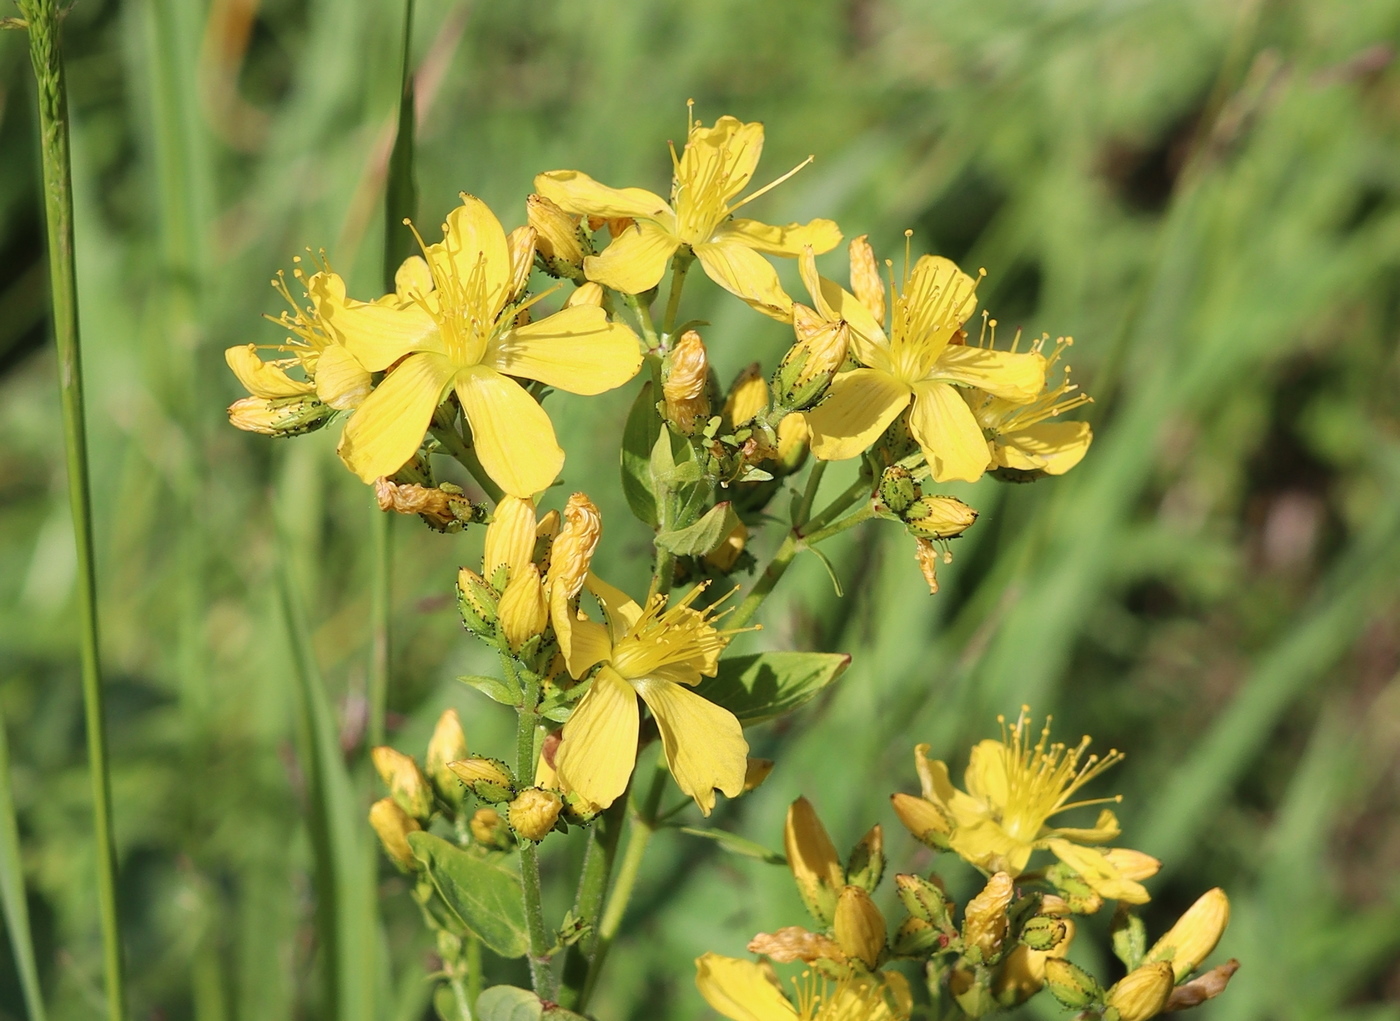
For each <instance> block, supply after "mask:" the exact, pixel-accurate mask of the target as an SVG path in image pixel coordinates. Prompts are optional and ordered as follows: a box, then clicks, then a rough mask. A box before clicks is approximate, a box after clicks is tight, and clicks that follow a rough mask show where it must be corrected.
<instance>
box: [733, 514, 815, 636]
mask: <svg viewBox="0 0 1400 1021" xmlns="http://www.w3.org/2000/svg"><path fill="white" fill-rule="evenodd" d="M800 548H801V546H800V540H799V538H798V535H797V533H796V532H788V534H787V535H786V536H785V537H784V538H783V544H782V545H781V546H779V547H778V552H776V553H774V554H773V559H772V560H770V561H768V566H767V567H765V568H764V569H763V574H762V576H761V577H760V578H759V579H758V581H756V582H755V583H754V586H753V588H752V589H750V590H749V594H748V595H746V596H745V597H744V601H743V602H742V603H740V604H739V605H738V607H737V608H736V609H735V610H734V613H733V614H731V615H730V616H729V617H726V618H725V621H724V626H725V627H726V628H741V627H744V626H745V625H746V624H748V622H749V621H751V620H753V615H754V614H755V613H757V612H758V608H759V607H760V606H762V605H763V601H764V600H765V599H767V598H768V596H769V595H770V594H771V593H772V591H773V588H774V586H776V585H777V584H778V582H779V581H780V580H781V579H782V577H783V575H784V574H785V573H787V569H788V565H790V564H791V563H792V559H793V557H795V556H797V553H798V550H799V549H800Z"/></svg>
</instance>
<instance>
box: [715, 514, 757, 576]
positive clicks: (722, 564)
mask: <svg viewBox="0 0 1400 1021" xmlns="http://www.w3.org/2000/svg"><path fill="white" fill-rule="evenodd" d="M748 541H749V530H748V527H747V526H746V525H745V524H744V523H743V522H742V521H739V522H736V523H735V525H734V527H733V528H732V529H730V531H729V534H728V535H726V536H725V537H724V538H723V539H722V540H721V541H720V544H719V545H718V546H716V547H715V548H714V549H712V550H710V552H708V553H706V554H705V563H707V564H709V565H710V566H711V567H713V568H714V569H715V570H717V571H725V572H727V571H732V570H733V569H734V564H735V563H736V562H737V561H738V560H739V554H740V553H743V552H744V547H745V546H746V545H747V544H748Z"/></svg>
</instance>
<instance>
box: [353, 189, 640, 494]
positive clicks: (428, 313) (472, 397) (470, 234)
mask: <svg viewBox="0 0 1400 1021" xmlns="http://www.w3.org/2000/svg"><path fill="white" fill-rule="evenodd" d="M533 251H534V230H533V229H532V228H528V227H526V228H521V229H519V230H516V231H513V232H512V233H511V234H510V236H509V237H507V235H506V232H505V230H504V229H503V228H502V227H501V224H500V221H499V220H497V219H496V217H495V215H494V214H493V213H492V212H491V210H490V209H488V208H487V207H486V204H485V203H484V202H482V201H481V200H480V199H478V198H474V197H472V196H470V195H463V196H462V205H461V206H459V207H458V208H457V209H454V210H453V211H452V213H451V214H450V215H449V216H448V218H447V222H446V223H445V224H443V240H442V241H441V242H440V243H438V244H434V245H430V246H425V249H424V255H425V256H426V259H425V260H424V261H423V263H422V266H421V270H420V271H419V273H418V279H417V281H416V283H415V285H414V287H413V289H412V291H411V298H412V300H411V301H409V302H406V303H394V304H377V303H376V304H360V303H354V302H342V303H338V304H333V305H332V306H331V307H330V308H329V309H328V310H327V316H326V317H327V319H328V320H329V321H330V323H331V325H332V326H333V327H335V329H337V330H338V331H339V332H340V334H341V335H342V336H343V337H344V342H345V346H346V347H347V348H349V350H350V351H351V353H353V354H354V355H355V357H356V358H357V359H359V361H360V363H361V364H362V365H364V366H365V368H367V369H369V370H371V371H373V372H381V371H385V370H387V374H386V376H385V377H384V380H383V382H381V383H380V384H379V385H378V386H377V387H376V388H375V390H374V392H373V393H372V394H370V396H369V397H368V398H367V399H366V400H365V402H364V403H363V404H362V405H360V407H359V410H357V411H356V412H355V415H354V417H353V418H351V419H350V421H349V422H348V423H347V424H346V426H345V432H344V433H343V434H342V436H341V443H340V456H341V458H342V459H343V460H344V461H345V463H346V464H347V465H348V466H349V467H350V469H351V470H352V471H354V472H355V474H357V475H359V476H360V478H362V479H364V480H365V481H366V482H372V481H373V480H374V479H376V478H378V477H379V476H381V475H392V474H393V473H394V472H396V471H398V469H399V468H400V467H402V466H403V464H404V462H406V461H407V460H408V459H409V458H411V457H412V456H413V455H414V453H415V452H416V451H417V450H418V447H419V445H420V444H421V443H422V442H423V437H424V435H425V434H426V433H427V431H428V428H429V425H430V423H431V421H432V417H433V413H434V412H435V411H436V410H437V407H438V405H439V404H441V403H442V401H443V400H444V399H445V398H446V396H447V395H448V393H450V392H452V391H455V392H456V394H457V399H458V400H459V401H460V402H461V405H462V412H463V414H464V415H465V416H466V419H467V422H468V424H469V425H470V426H471V431H472V441H473V443H474V445H475V448H476V453H477V456H478V457H479V458H480V459H481V464H482V467H483V468H485V470H486V473H487V474H488V475H489V476H490V477H491V478H492V479H493V480H494V481H495V482H496V483H497V484H498V485H499V486H500V487H501V488H502V489H503V490H505V491H506V492H507V493H510V494H513V495H515V496H529V495H530V494H532V493H536V492H539V491H540V490H542V489H544V488H545V487H547V486H548V485H549V484H550V483H551V482H553V481H554V478H555V476H556V475H558V474H559V469H560V468H561V467H562V466H563V464H564V452H563V450H561V449H560V448H559V444H558V442H557V441H556V440H555V436H554V426H553V425H552V424H551V423H550V421H549V416H548V415H547V414H546V413H545V410H544V409H543V408H542V407H541V406H540V404H539V402H538V401H536V400H535V398H534V397H532V396H531V395H530V394H529V393H528V392H527V391H526V390H525V388H524V387H523V386H521V385H520V384H519V383H518V382H516V380H515V378H513V377H521V378H524V379H533V380H537V381H539V382H541V383H544V384H546V385H547V386H552V387H557V388H559V389H561V390H567V391H569V392H570V393H576V394H590V395H591V394H599V393H602V392H603V391H605V390H611V389H613V388H615V387H618V386H621V385H622V384H623V383H626V382H627V381H628V380H629V379H631V378H632V377H633V376H635V375H636V374H637V370H638V369H639V368H641V364H642V355H641V349H640V346H639V344H638V341H637V337H636V335H635V334H634V333H632V331H631V330H629V329H628V328H627V327H626V326H624V325H622V324H620V323H614V322H610V321H609V320H608V317H607V313H606V312H604V311H603V309H601V308H599V307H597V306H596V305H587V304H584V305H573V306H570V307H568V308H565V309H563V310H561V311H559V312H556V313H555V314H554V315H551V316H547V317H545V318H543V319H540V320H539V321H537V322H523V320H524V319H525V318H526V317H524V316H522V315H521V313H522V312H523V311H524V310H525V309H526V308H528V307H529V305H530V304H532V301H525V300H522V297H521V296H522V294H523V292H524V290H525V285H526V282H527V281H528V279H529V273H530V263H531V258H532V256H533Z"/></svg>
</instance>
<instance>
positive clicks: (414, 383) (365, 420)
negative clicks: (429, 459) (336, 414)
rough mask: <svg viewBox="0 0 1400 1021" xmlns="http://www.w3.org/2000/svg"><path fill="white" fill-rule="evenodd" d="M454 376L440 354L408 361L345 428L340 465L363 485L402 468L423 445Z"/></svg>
mask: <svg viewBox="0 0 1400 1021" xmlns="http://www.w3.org/2000/svg"><path fill="white" fill-rule="evenodd" d="M454 373H455V369H454V368H453V366H452V363H451V362H449V361H448V360H447V359H446V358H444V357H443V356H441V355H436V354H416V355H413V356H412V357H410V358H407V359H405V360H404V362H403V364H402V365H400V366H398V368H396V369H394V371H393V372H391V373H389V375H387V376H386V377H384V382H382V383H380V384H379V386H377V387H376V388H375V389H374V392H373V393H371V394H370V395H369V396H368V397H367V398H365V402H364V403H363V404H361V405H360V407H359V410H357V411H356V412H355V414H354V415H353V416H352V417H351V419H350V421H349V422H347V423H346V425H345V431H344V432H343V433H342V434H341V436H340V446H339V448H338V449H337V453H339V454H340V458H341V460H342V461H344V462H345V464H346V465H347V466H348V467H349V468H350V470H351V471H352V472H354V473H355V474H356V475H358V476H359V477H360V478H361V479H362V480H363V481H365V482H373V481H374V480H375V479H377V478H379V477H380V476H381V475H392V474H394V472H396V471H398V470H399V469H400V468H402V467H403V466H404V462H406V461H407V460H408V459H409V458H410V457H412V456H413V455H414V453H415V452H416V451H417V450H418V446H419V444H421V443H422V442H423V436H424V434H425V433H427V431H428V424H429V422H431V421H432V418H433V412H434V411H436V410H437V406H438V405H439V404H441V403H442V398H443V394H444V393H445V392H446V390H447V388H448V386H449V385H451V383H452V377H453V375H454Z"/></svg>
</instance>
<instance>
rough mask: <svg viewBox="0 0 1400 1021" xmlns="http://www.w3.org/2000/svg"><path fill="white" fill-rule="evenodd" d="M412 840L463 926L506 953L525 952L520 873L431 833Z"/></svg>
mask: <svg viewBox="0 0 1400 1021" xmlns="http://www.w3.org/2000/svg"><path fill="white" fill-rule="evenodd" d="M408 843H409V846H410V847H412V848H413V854H414V856H415V857H416V858H417V859H418V860H419V861H421V862H422V863H423V865H424V866H425V867H426V868H427V870H428V875H429V876H430V877H431V878H432V880H433V885H434V886H436V887H437V891H438V893H439V894H441V895H442V899H443V901H444V902H446V904H447V906H448V907H450V908H451V909H452V910H453V912H454V913H455V914H456V915H457V917H458V918H460V919H461V920H462V924H463V925H465V926H466V927H467V928H468V929H470V930H471V931H472V932H473V933H475V934H476V935H477V936H479V937H480V938H481V942H483V943H485V944H486V945H487V946H488V947H490V948H491V949H492V950H494V951H495V952H496V953H498V954H500V955H501V956H502V957H524V956H525V950H526V946H527V943H526V938H525V908H524V906H523V905H524V902H523V900H522V893H521V886H520V876H519V875H518V874H517V873H515V872H513V871H511V870H510V869H507V868H503V867H502V866H500V865H497V864H495V863H493V862H489V861H486V860H485V859H484V858H478V857H476V856H475V855H472V854H468V853H467V852H466V851H463V850H462V849H461V848H459V847H454V846H453V845H452V844H450V843H448V842H447V841H446V840H443V839H442V838H441V837H435V836H433V835H432V834H431V833H421V832H420V833H410V834H409V835H408ZM483 995H484V994H483Z"/></svg>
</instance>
